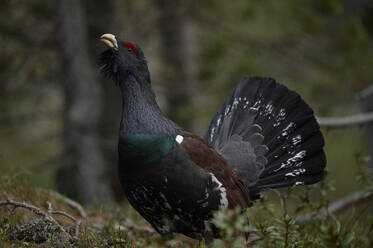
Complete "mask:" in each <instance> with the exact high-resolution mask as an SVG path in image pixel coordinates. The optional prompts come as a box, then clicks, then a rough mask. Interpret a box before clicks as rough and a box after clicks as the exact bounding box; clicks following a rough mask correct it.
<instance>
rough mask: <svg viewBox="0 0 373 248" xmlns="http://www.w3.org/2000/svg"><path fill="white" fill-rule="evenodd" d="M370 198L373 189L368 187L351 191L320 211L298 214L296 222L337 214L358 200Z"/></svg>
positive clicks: (358, 201) (372, 195)
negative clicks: (351, 192)
mask: <svg viewBox="0 0 373 248" xmlns="http://www.w3.org/2000/svg"><path fill="white" fill-rule="evenodd" d="M372 198H373V189H372V188H368V189H365V190H362V191H359V192H356V193H353V194H351V195H348V196H346V197H344V198H342V199H340V200H338V201H335V202H334V203H332V204H330V205H329V207H328V208H327V209H321V210H320V211H317V212H313V213H310V214H306V215H302V216H298V217H297V218H296V222H298V223H303V222H309V221H313V220H315V219H322V218H324V217H326V216H328V215H330V214H337V213H339V212H342V211H344V210H346V209H349V208H350V207H352V206H354V205H356V204H358V203H360V202H363V201H366V200H369V199H372Z"/></svg>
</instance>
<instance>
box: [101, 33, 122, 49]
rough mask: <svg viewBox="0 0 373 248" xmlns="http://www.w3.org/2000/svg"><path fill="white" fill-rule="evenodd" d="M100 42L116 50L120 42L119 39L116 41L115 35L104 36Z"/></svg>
mask: <svg viewBox="0 0 373 248" xmlns="http://www.w3.org/2000/svg"><path fill="white" fill-rule="evenodd" d="M100 40H101V41H102V42H103V43H105V45H107V46H108V47H111V48H114V49H115V50H118V42H117V39H115V35H112V34H103V35H101V37H100Z"/></svg>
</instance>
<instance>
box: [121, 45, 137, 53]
mask: <svg viewBox="0 0 373 248" xmlns="http://www.w3.org/2000/svg"><path fill="white" fill-rule="evenodd" d="M124 47H125V48H126V49H127V51H128V52H132V53H133V54H134V55H136V46H135V45H134V44H132V43H126V44H125V45H124Z"/></svg>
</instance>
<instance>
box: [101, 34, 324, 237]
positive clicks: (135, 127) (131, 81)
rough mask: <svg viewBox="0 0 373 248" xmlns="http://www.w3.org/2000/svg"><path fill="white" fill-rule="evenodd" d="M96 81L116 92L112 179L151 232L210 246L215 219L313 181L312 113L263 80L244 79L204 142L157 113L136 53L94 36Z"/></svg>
mask: <svg viewBox="0 0 373 248" xmlns="http://www.w3.org/2000/svg"><path fill="white" fill-rule="evenodd" d="M101 41H102V42H104V43H105V44H106V45H107V46H108V49H107V50H106V51H104V52H103V53H102V54H101V57H100V62H101V65H102V67H101V70H102V72H103V74H104V75H105V76H106V77H108V78H111V79H113V80H114V81H115V83H116V84H118V85H119V88H120V90H121V93H122V98H123V113H122V119H121V122H120V130H119V144H118V150H119V171H118V173H119V179H120V182H121V184H122V187H123V189H124V192H125V194H126V196H127V198H128V201H129V202H130V204H131V205H132V206H133V207H134V208H135V209H136V210H137V211H138V212H139V213H140V214H141V215H142V216H143V217H144V218H145V219H146V220H147V221H148V222H149V223H150V224H151V225H152V226H153V227H154V228H155V229H156V230H157V232H159V233H160V234H161V235H164V236H169V235H172V233H182V234H184V235H186V236H189V237H191V238H198V237H201V236H202V237H204V238H206V239H210V240H211V238H218V237H219V230H218V228H217V227H216V226H214V224H213V223H212V221H211V220H212V218H213V214H214V212H215V211H217V210H219V209H223V208H234V207H236V206H239V207H241V208H242V209H245V208H247V207H249V206H251V205H252V204H253V202H254V201H255V200H256V199H258V198H259V194H260V192H261V191H263V190H266V189H270V188H280V187H287V186H294V185H307V184H313V183H316V182H318V181H320V180H321V179H322V178H323V175H324V168H325V165H326V157H325V153H324V151H323V146H324V139H323V135H322V133H321V132H320V127H319V125H318V123H317V121H316V119H315V117H314V114H313V111H312V109H311V108H310V107H309V106H308V105H307V104H306V103H305V102H304V101H303V100H302V99H301V97H300V96H299V95H298V94H297V93H295V92H294V91H291V90H289V89H288V88H287V87H285V86H283V85H281V84H279V83H277V82H276V81H275V80H274V79H272V78H264V77H244V78H242V80H241V82H240V83H239V84H238V85H237V86H236V87H235V88H234V89H233V90H232V91H231V92H230V93H229V95H228V96H227V97H226V98H225V100H224V101H223V103H222V104H221V105H220V107H219V109H218V111H217V113H216V114H215V116H214V118H213V120H212V122H211V124H210V126H209V128H208V130H207V132H206V134H205V136H204V137H203V138H201V137H199V136H197V135H195V134H193V133H190V132H188V131H186V130H184V129H183V128H182V127H180V126H179V125H177V124H175V123H174V122H173V121H171V120H169V119H168V118H167V117H166V116H165V115H164V114H163V113H162V111H161V110H160V108H159V106H158V105H157V102H156V98H155V94H154V92H153V91H152V88H151V82H150V74H149V70H148V67H147V62H146V60H145V57H144V54H143V52H142V50H141V49H140V47H139V46H138V45H136V44H134V43H131V42H126V41H120V40H117V39H116V38H115V36H114V35H112V34H104V35H102V36H101Z"/></svg>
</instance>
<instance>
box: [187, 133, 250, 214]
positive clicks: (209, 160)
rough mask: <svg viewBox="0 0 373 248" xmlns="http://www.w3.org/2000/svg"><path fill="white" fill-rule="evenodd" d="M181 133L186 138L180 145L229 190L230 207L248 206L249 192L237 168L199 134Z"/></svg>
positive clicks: (195, 161)
mask: <svg viewBox="0 0 373 248" xmlns="http://www.w3.org/2000/svg"><path fill="white" fill-rule="evenodd" d="M180 135H181V136H183V138H184V139H183V141H182V142H181V144H180V145H181V146H182V147H183V148H184V149H185V150H186V152H187V153H188V155H189V157H190V158H191V159H192V160H193V162H194V163H195V164H196V165H198V166H199V167H201V168H203V169H204V170H205V171H207V172H209V173H213V174H214V176H215V177H216V178H217V179H218V180H219V181H220V183H222V184H223V186H224V187H225V189H226V191H227V198H228V207H229V208H234V207H236V206H240V207H242V208H246V207H248V206H249V192H248V190H247V188H246V186H245V184H244V183H243V181H242V180H241V179H240V178H239V177H238V175H237V173H236V172H235V170H233V169H232V168H231V167H230V165H229V162H228V160H227V159H225V158H224V157H223V156H221V155H220V154H219V153H217V152H216V151H215V150H214V149H213V148H211V147H210V146H209V145H208V144H207V143H206V142H205V141H204V140H203V139H202V138H200V137H199V136H197V135H195V134H192V133H188V132H182V133H180Z"/></svg>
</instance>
